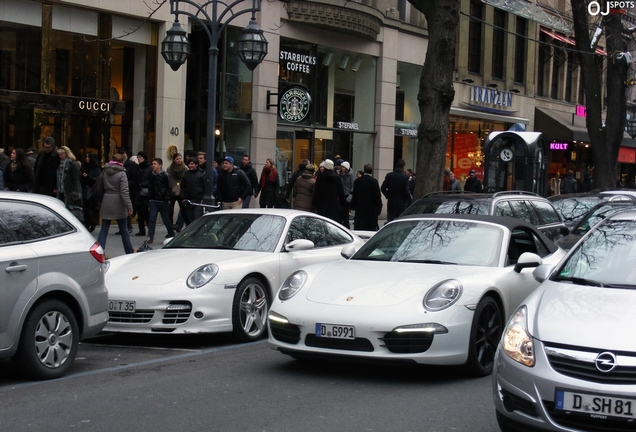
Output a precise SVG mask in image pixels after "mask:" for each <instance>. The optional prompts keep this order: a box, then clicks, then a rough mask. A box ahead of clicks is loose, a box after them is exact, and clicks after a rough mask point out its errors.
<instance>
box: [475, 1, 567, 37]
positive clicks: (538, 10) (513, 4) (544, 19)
mask: <svg viewBox="0 0 636 432" xmlns="http://www.w3.org/2000/svg"><path fill="white" fill-rule="evenodd" d="M482 1H483V2H484V3H486V4H489V5H491V6H493V7H496V8H498V9H502V10H505V11H507V12H510V13H512V14H514V15H517V16H520V17H522V18H526V19H528V20H530V21H534V22H538V23H539V24H541V25H544V26H546V27H550V28H551V29H554V30H556V31H560V32H563V33H571V32H572V29H571V28H570V26H569V24H567V23H566V22H565V21H563V20H561V19H560V18H558V17H556V16H554V15H550V14H549V13H547V12H546V11H544V10H543V8H542V7H541V6H539V5H537V4H534V3H530V2H528V1H526V0H482Z"/></svg>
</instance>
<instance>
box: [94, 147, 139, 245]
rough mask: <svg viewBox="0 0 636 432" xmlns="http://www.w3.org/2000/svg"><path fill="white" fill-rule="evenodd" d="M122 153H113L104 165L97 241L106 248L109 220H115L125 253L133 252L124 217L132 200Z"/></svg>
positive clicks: (128, 214) (130, 209) (127, 214)
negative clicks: (102, 193)
mask: <svg viewBox="0 0 636 432" xmlns="http://www.w3.org/2000/svg"><path fill="white" fill-rule="evenodd" d="M123 162H124V155H122V154H119V153H118V154H115V155H113V158H112V160H111V161H110V162H109V163H108V164H107V165H106V167H104V171H102V177H101V180H98V182H99V181H103V187H104V196H103V198H102V205H101V207H100V209H99V215H100V217H101V218H102V229H101V230H100V231H99V236H98V237H97V242H98V243H99V244H100V245H101V247H102V248H103V249H104V250H106V238H107V237H108V230H109V229H110V222H111V221H112V220H116V221H117V225H118V226H119V232H120V233H121V241H122V243H123V244H124V250H125V251H126V253H127V254H129V253H133V252H135V250H134V249H133V247H132V243H131V242H130V236H129V234H128V226H127V222H126V218H127V217H128V216H130V215H131V214H132V212H133V206H132V202H131V201H130V195H129V194H128V179H127V178H126V170H125V169H124V165H123Z"/></svg>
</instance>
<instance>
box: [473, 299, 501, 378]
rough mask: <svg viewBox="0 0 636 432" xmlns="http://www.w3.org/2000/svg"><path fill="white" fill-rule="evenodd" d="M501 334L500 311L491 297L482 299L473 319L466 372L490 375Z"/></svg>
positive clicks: (475, 374)
mask: <svg viewBox="0 0 636 432" xmlns="http://www.w3.org/2000/svg"><path fill="white" fill-rule="evenodd" d="M502 332H503V321H502V318H501V311H500V310H499V306H497V302H495V300H494V299H493V298H492V297H485V298H483V299H482V300H481V301H480V302H479V304H478V305H477V308H476V309H475V315H474V317H473V324H472V327H471V329H470V341H469V346H468V363H467V364H466V366H467V367H468V371H469V373H470V374H471V375H473V376H478V377H480V376H485V375H490V374H491V373H492V367H493V363H494V361H495V351H497V344H499V339H500V338H501V333H502Z"/></svg>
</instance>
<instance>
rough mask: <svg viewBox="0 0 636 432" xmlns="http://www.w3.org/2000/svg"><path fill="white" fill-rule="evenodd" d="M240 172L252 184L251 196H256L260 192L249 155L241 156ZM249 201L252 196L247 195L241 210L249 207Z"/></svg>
mask: <svg viewBox="0 0 636 432" xmlns="http://www.w3.org/2000/svg"><path fill="white" fill-rule="evenodd" d="M241 170H243V172H244V173H245V175H246V176H247V178H248V179H250V183H251V184H252V194H253V195H254V197H256V196H258V194H259V193H260V191H261V185H260V184H258V175H257V174H256V170H255V169H254V168H253V167H252V161H250V157H249V155H243V163H242V164H241ZM251 199H252V195H248V196H247V199H245V200H243V208H248V207H249V206H250V201H251Z"/></svg>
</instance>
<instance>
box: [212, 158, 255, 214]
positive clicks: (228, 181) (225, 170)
mask: <svg viewBox="0 0 636 432" xmlns="http://www.w3.org/2000/svg"><path fill="white" fill-rule="evenodd" d="M221 168H222V171H221V172H220V173H219V186H218V188H217V190H216V191H217V193H218V195H219V201H220V202H221V209H223V210H228V209H240V208H243V200H245V199H246V198H247V197H248V195H251V194H252V183H250V179H248V178H247V176H246V175H245V173H244V172H243V171H242V170H240V169H239V168H238V167H236V166H235V165H234V158H233V157H232V156H225V158H224V159H223V162H222V163H221ZM211 169H214V168H211Z"/></svg>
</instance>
